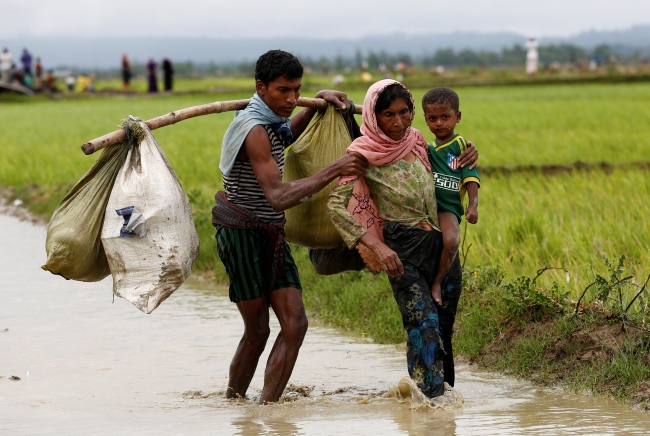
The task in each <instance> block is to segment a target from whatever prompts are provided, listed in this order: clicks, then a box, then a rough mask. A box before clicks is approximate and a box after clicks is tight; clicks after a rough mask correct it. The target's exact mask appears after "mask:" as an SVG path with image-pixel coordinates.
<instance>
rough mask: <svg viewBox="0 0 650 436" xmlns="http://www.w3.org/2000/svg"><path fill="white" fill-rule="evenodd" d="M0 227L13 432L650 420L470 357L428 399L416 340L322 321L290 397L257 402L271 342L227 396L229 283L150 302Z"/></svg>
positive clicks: (517, 426)
mask: <svg viewBox="0 0 650 436" xmlns="http://www.w3.org/2000/svg"><path fill="white" fill-rule="evenodd" d="M0 241H2V247H3V249H2V250H0V333H1V334H0V356H1V358H0V434H3V435H15V434H19V435H22V434H170V433H175V434H220V435H222V434H223V435H229V434H235V435H257V434H271V435H276V434H277V435H302V434H307V435H312V434H313V435H318V434H327V435H330V434H359V435H364V434H369V435H370V434H371V435H383V434H410V435H420V434H422V435H425V434H426V435H450V434H457V435H476V434H481V435H486V434H499V435H504V434H540V435H553V434H644V435H645V434H650V417H649V416H648V415H647V414H645V413H643V412H641V411H637V410H633V409H631V408H628V407H625V406H623V405H620V404H617V403H614V402H612V401H608V400H604V399H598V398H591V397H586V396H577V395H573V394H568V393H566V392H563V391H561V390H553V389H539V388H536V387H534V386H531V385H529V384H526V383H523V382H520V381H516V380H512V379H508V378H505V377H503V376H500V375H494V374H486V373H481V372H477V371H474V370H472V368H470V367H468V366H466V365H461V367H460V368H459V370H458V372H457V375H456V379H457V384H456V387H455V390H453V391H449V392H448V393H447V394H446V396H445V398H443V399H440V400H438V401H437V402H434V403H428V402H427V401H425V400H424V399H422V398H418V397H417V393H414V392H413V391H412V389H411V387H410V386H409V383H408V382H409V379H408V378H406V379H405V377H406V376H407V373H406V365H405V357H404V349H403V347H399V346H391V345H377V344H372V343H368V342H364V341H362V340H360V339H358V338H353V337H350V336H347V335H345V334H344V333H342V332H340V331H337V330H335V329H332V328H328V327H324V326H319V325H318V324H317V323H313V322H312V323H311V325H310V329H309V332H308V333H307V338H306V340H305V343H304V346H303V348H302V350H301V352H300V356H299V358H298V363H297V364H296V368H295V371H294V373H293V376H292V377H291V380H290V384H289V386H288V387H287V389H286V390H285V392H284V394H283V396H282V398H281V400H280V402H279V403H277V404H274V405H270V406H258V405H257V404H256V403H255V399H256V397H257V396H259V394H260V392H261V388H262V382H263V366H264V364H265V362H266V359H267V357H268V352H269V350H270V349H271V343H269V344H268V346H267V350H266V352H265V354H264V356H263V357H262V359H261V360H260V366H259V367H258V370H257V373H256V376H255V378H254V379H253V382H252V384H251V388H250V390H249V392H248V396H247V398H242V399H237V400H226V399H225V398H224V391H225V388H226V382H227V374H228V367H229V365H230V359H231V358H232V355H233V353H234V351H235V348H236V346H237V343H238V341H239V337H240V334H241V332H242V322H241V319H240V317H239V314H238V313H237V310H236V308H235V306H234V305H233V304H231V303H230V302H229V300H228V297H227V292H226V290H225V289H224V290H221V291H218V292H215V291H211V290H200V289H191V288H189V287H182V288H181V289H179V290H178V291H176V292H175V293H174V294H172V295H171V296H170V297H169V298H168V299H167V300H166V301H165V302H164V303H163V304H162V305H161V306H160V307H159V308H158V309H156V311H154V312H153V313H152V314H150V315H145V314H143V313H141V312H140V311H138V310H137V309H136V308H135V307H133V306H132V305H131V304H130V303H128V302H127V301H125V300H123V299H121V298H115V301H114V303H113V295H112V283H111V279H110V278H108V279H105V280H104V281H102V282H99V283H79V282H73V281H66V280H64V279H62V278H61V277H57V276H54V275H51V274H49V273H47V272H44V271H42V270H41V269H40V268H39V266H40V265H41V264H42V263H43V262H44V260H45V250H44V241H45V228H44V227H43V226H38V225H34V224H32V223H31V222H27V221H20V220H18V219H16V218H15V217H11V216H6V215H0ZM305 292H309V290H308V289H307V290H306V291H305ZM271 332H272V334H271V337H272V338H274V336H275V335H276V334H277V333H278V332H279V327H278V325H277V323H276V322H273V324H272V326H271Z"/></svg>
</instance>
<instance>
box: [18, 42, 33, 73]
mask: <svg viewBox="0 0 650 436" xmlns="http://www.w3.org/2000/svg"><path fill="white" fill-rule="evenodd" d="M20 61H21V62H22V63H23V73H24V74H25V75H26V76H31V75H32V55H31V54H30V53H29V51H28V50H27V49H26V48H24V49H23V55H22V56H21V57H20Z"/></svg>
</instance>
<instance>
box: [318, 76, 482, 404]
mask: <svg viewBox="0 0 650 436" xmlns="http://www.w3.org/2000/svg"><path fill="white" fill-rule="evenodd" d="M414 114H415V111H414V104H413V98H412V96H411V93H410V92H409V91H408V89H406V87H405V86H404V85H402V84H401V83H399V82H396V81H394V80H381V81H379V82H377V83H375V84H374V85H372V86H371V87H370V89H369V90H368V92H367V94H366V97H365V100H364V103H363V126H362V127H361V133H362V134H363V136H362V137H360V138H357V139H355V140H354V142H353V143H352V144H351V145H350V147H349V148H348V150H347V152H348V153H351V152H356V153H359V154H361V155H363V156H364V157H365V158H366V159H367V160H368V170H367V173H366V175H365V176H359V177H342V178H341V179H340V180H339V182H338V184H337V186H336V188H334V190H333V191H332V193H331V195H330V199H329V202H328V215H329V217H330V218H331V220H332V222H333V223H334V226H335V227H336V229H337V230H338V231H339V233H340V234H341V236H342V237H343V240H344V241H345V243H346V244H347V246H348V247H350V248H352V247H356V246H357V245H358V249H359V251H360V253H361V255H362V256H363V257H364V260H365V261H366V264H368V266H369V268H370V269H371V270H373V269H375V271H377V270H379V269H382V270H384V271H386V272H387V273H388V276H389V281H390V284H391V286H392V288H393V295H394V296H395V301H396V302H397V305H398V307H399V310H400V312H401V314H402V322H403V324H404V328H405V330H406V333H407V335H408V339H407V351H406V359H407V365H408V372H409V375H410V376H411V378H412V379H413V380H414V381H415V383H416V384H417V385H418V387H419V388H420V389H421V390H422V392H423V393H424V394H425V395H426V396H427V397H429V398H434V397H437V396H440V395H443V394H444V382H447V383H449V385H451V386H453V385H454V360H453V354H452V347H451V335H452V329H453V324H454V319H455V316H456V308H457V306H458V300H459V298H460V292H461V289H462V283H461V280H462V272H461V266H460V261H459V259H458V258H456V260H455V261H454V263H453V265H452V267H451V270H450V271H449V274H448V275H447V276H446V278H445V279H444V281H443V283H442V305H441V306H437V305H436V304H435V303H434V301H433V298H432V295H431V286H432V284H433V279H434V277H435V275H436V273H437V270H438V262H439V259H440V253H441V250H442V247H443V245H442V234H441V233H440V229H439V226H438V216H437V206H436V197H435V191H434V180H433V174H432V172H431V166H430V163H429V159H428V157H427V148H426V147H427V145H426V141H425V140H424V137H423V136H422V133H420V131H418V130H416V129H413V128H411V127H410V126H411V121H412V120H413V116H414ZM477 156H478V154H477V152H476V149H475V148H474V147H470V148H469V149H468V150H467V152H466V153H464V154H463V155H462V156H461V158H460V164H461V165H464V164H467V163H471V162H473V161H475V160H476V158H477Z"/></svg>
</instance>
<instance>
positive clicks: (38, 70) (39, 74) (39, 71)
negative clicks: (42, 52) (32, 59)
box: [34, 58, 43, 86]
mask: <svg viewBox="0 0 650 436" xmlns="http://www.w3.org/2000/svg"><path fill="white" fill-rule="evenodd" d="M34 72H35V73H36V80H35V81H34V85H36V86H40V85H41V83H42V80H43V64H41V58H36V63H35V64H34Z"/></svg>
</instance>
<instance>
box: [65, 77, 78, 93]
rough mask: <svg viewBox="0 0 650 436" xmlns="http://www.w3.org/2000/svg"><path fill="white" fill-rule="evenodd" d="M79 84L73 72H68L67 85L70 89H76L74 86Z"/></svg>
mask: <svg viewBox="0 0 650 436" xmlns="http://www.w3.org/2000/svg"><path fill="white" fill-rule="evenodd" d="M76 84H77V79H76V78H75V76H73V75H72V74H68V75H67V76H66V77H65V86H66V87H67V88H68V91H70V92H72V91H74V86H75V85H76Z"/></svg>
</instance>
